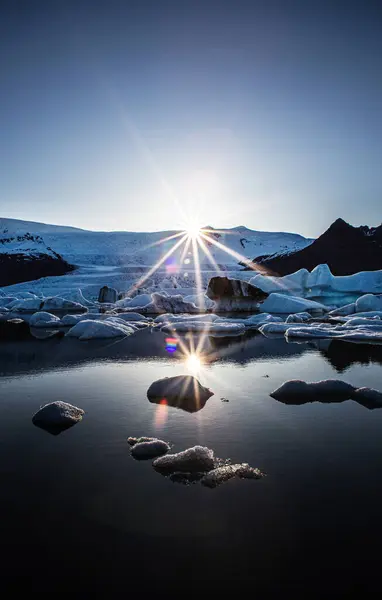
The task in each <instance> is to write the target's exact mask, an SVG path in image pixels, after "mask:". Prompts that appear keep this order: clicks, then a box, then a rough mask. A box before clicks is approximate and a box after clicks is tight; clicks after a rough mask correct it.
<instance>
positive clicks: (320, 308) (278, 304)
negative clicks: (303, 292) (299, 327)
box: [259, 293, 327, 314]
mask: <svg viewBox="0 0 382 600" xmlns="http://www.w3.org/2000/svg"><path fill="white" fill-rule="evenodd" d="M259 308H260V311H261V312H268V313H281V314H283V313H284V314H292V313H300V312H309V313H321V314H322V313H323V312H325V311H326V310H327V308H326V306H324V305H323V304H320V303H319V302H314V301H313V300H306V299H305V298H298V297H297V296H288V295H285V294H276V293H275V294H270V295H269V296H268V298H267V299H266V300H264V302H262V304H260V307H259Z"/></svg>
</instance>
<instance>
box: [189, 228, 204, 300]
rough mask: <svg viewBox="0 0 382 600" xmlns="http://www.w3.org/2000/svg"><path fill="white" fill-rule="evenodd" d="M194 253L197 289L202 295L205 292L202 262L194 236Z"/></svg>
mask: <svg viewBox="0 0 382 600" xmlns="http://www.w3.org/2000/svg"><path fill="white" fill-rule="evenodd" d="M192 253H193V256H194V270H195V279H196V291H197V294H198V295H200V294H202V293H203V287H202V275H201V272H200V262H199V250H198V245H197V243H196V238H192ZM200 307H201V308H202V309H204V308H205V303H204V302H203V303H202V304H201V305H200Z"/></svg>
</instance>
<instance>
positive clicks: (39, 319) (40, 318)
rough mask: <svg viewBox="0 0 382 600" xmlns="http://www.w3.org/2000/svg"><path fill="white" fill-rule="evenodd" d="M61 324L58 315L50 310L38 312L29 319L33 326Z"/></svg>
mask: <svg viewBox="0 0 382 600" xmlns="http://www.w3.org/2000/svg"><path fill="white" fill-rule="evenodd" d="M60 324H61V321H60V319H59V318H58V317H56V315H52V314H51V313H48V312H44V311H42V312H36V313H34V314H33V315H32V316H31V317H30V319H29V325H30V326H31V327H54V326H58V325H60Z"/></svg>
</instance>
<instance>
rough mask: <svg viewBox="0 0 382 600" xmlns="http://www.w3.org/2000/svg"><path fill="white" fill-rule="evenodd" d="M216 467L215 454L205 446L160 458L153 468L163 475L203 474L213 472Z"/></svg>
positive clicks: (156, 460) (194, 447)
mask: <svg viewBox="0 0 382 600" xmlns="http://www.w3.org/2000/svg"><path fill="white" fill-rule="evenodd" d="M214 466H215V457H214V452H213V450H211V449H210V448H206V447H205V446H193V447H192V448H188V449H187V450H183V452H177V453H176V454H166V455H165V456H160V457H159V458H157V459H155V460H154V462H153V467H154V468H155V469H156V470H157V471H160V472H162V473H165V474H167V473H175V472H177V471H178V472H181V473H201V472H206V471H211V469H213V468H214Z"/></svg>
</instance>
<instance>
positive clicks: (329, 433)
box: [0, 331, 382, 597]
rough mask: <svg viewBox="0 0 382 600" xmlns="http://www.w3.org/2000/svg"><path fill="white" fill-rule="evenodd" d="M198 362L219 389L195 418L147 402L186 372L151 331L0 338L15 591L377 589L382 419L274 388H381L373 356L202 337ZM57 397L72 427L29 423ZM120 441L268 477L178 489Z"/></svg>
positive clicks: (6, 559)
mask: <svg viewBox="0 0 382 600" xmlns="http://www.w3.org/2000/svg"><path fill="white" fill-rule="evenodd" d="M196 342H197V340H196ZM185 343H186V345H189V341H187V340H185ZM203 352H204V355H205V358H204V364H203V365H202V366H201V368H200V370H199V371H198V373H197V375H198V377H199V379H200V381H201V383H203V384H204V385H207V386H208V387H210V388H211V389H212V391H213V392H214V394H215V395H214V396H212V397H211V398H210V399H209V400H208V401H207V403H206V405H205V406H204V407H203V408H201V410H199V411H196V412H193V413H190V412H187V411H185V410H181V409H179V408H175V407H162V406H158V405H155V404H151V403H150V402H149V401H148V399H147V396H146V391H147V388H148V387H149V385H150V384H151V383H152V382H153V381H154V380H155V379H158V378H161V377H165V376H172V375H178V374H183V373H187V372H189V371H188V370H187V365H186V362H185V359H184V358H182V355H181V352H180V351H177V352H176V353H175V354H174V355H169V354H168V353H167V352H166V350H165V336H164V335H162V334H161V333H150V332H148V331H144V332H140V333H139V334H136V335H134V336H132V337H131V338H128V339H126V340H124V341H122V342H117V343H116V342H115V341H102V342H101V341H100V342H95V341H93V342H88V343H86V342H85V343H84V342H79V341H77V340H70V339H63V340H58V339H57V340H54V339H52V340H45V341H33V342H23V343H17V344H16V343H15V344H13V343H8V344H1V345H0V395H1V419H0V444H1V454H0V457H1V458H0V461H1V462H0V475H1V486H0V509H1V514H2V532H1V541H2V546H3V559H2V578H3V581H4V582H5V583H6V584H8V583H9V584H10V585H11V586H12V589H15V588H17V587H18V586H22V585H25V586H26V588H28V589H32V588H33V587H34V586H37V587H38V588H39V589H44V588H45V587H47V588H48V589H49V590H50V591H53V592H56V591H57V590H62V589H63V588H65V589H67V590H69V591H71V590H72V591H74V590H77V592H79V591H82V590H84V591H86V592H88V593H92V592H94V591H98V592H102V594H103V597H108V594H111V595H112V596H114V595H116V594H117V591H118V590H119V592H120V593H125V594H131V593H132V592H133V591H134V593H135V594H137V593H144V592H147V591H150V592H152V591H163V590H165V591H166V590H172V589H176V590H178V591H181V592H184V591H188V590H192V591H195V592H198V593H201V592H203V591H204V590H209V589H211V590H215V591H227V590H231V591H233V590H236V591H237V590H245V589H248V590H250V589H251V590H252V589H253V592H256V591H259V592H260V591H261V592H262V591H266V592H273V593H275V592H280V593H284V592H285V591H286V590H287V589H289V588H290V589H292V590H293V591H294V592H297V591H301V592H302V593H306V594H308V595H309V594H310V593H311V592H312V591H313V590H314V591H316V590H320V591H322V593H325V594H326V595H328V594H329V593H330V592H333V593H336V594H338V593H350V591H357V590H358V591H359V592H362V593H364V592H367V591H370V590H371V589H372V587H373V585H374V583H375V582H376V581H377V578H378V575H379V562H380V551H379V548H380V539H381V534H382V519H381V510H382V509H381V506H382V502H381V501H382V478H381V472H382V409H380V410H378V409H376V410H372V411H371V410H367V409H366V408H364V407H363V406H360V405H358V404H356V403H355V402H352V401H347V402H343V403H340V404H323V403H320V404H319V403H314V404H306V405H303V406H290V405H289V406H288V405H284V404H281V403H279V402H277V401H276V400H273V399H272V398H271V397H270V396H269V393H270V392H272V391H273V390H274V389H275V388H276V387H278V386H279V385H280V384H281V383H282V382H284V381H285V380H287V379H290V378H301V379H305V380H308V381H309V380H311V381H316V380H318V379H322V378H333V377H334V378H341V379H343V380H344V381H347V382H349V383H352V384H354V385H357V386H364V385H368V386H371V387H375V388H377V389H382V367H381V365H382V346H379V347H376V346H368V345H356V344H348V343H344V342H339V341H337V340H334V341H333V342H331V344H329V343H326V342H325V343H321V344H320V346H319V347H317V346H315V345H312V344H306V343H304V344H287V343H286V342H285V340H284V339H266V338H264V337H262V336H258V335H256V336H254V337H250V338H245V339H243V340H239V341H237V340H233V339H231V340H228V341H227V340H226V339H225V340H223V339H219V338H215V339H212V338H210V339H207V340H205V342H204V345H203ZM222 397H224V398H227V399H228V400H229V402H222V401H221V398H222ZM53 400H64V401H67V402H70V403H72V404H75V405H77V406H80V407H82V408H83V409H84V410H85V411H86V415H85V417H84V419H83V421H82V422H81V423H79V424H78V425H76V426H75V427H73V428H71V429H69V430H67V431H65V432H63V433H62V434H60V435H58V436H53V435H50V434H49V433H47V432H46V431H44V430H41V429H39V428H37V427H35V426H33V424H32V423H31V417H32V415H33V413H34V412H35V411H36V410H37V409H38V408H39V406H40V405H42V404H45V403H47V402H51V401H53ZM130 435H134V436H139V435H156V436H158V437H161V438H163V439H165V440H168V441H170V442H171V443H173V444H174V451H179V450H182V449H184V448H187V447H189V446H192V445H195V444H203V445H207V446H209V447H211V448H213V449H214V451H215V453H216V455H217V456H220V457H222V458H228V457H230V458H231V459H232V460H233V461H235V462H242V461H245V462H249V463H250V464H251V465H252V466H255V467H260V468H261V469H262V470H264V471H266V473H267V477H266V478H264V479H262V480H260V481H245V480H233V481H230V482H228V483H226V484H224V485H222V486H221V487H219V488H217V489H213V490H211V489H207V488H204V487H202V486H201V485H192V486H183V485H180V484H176V483H172V482H171V481H170V480H168V479H166V478H164V477H162V476H161V475H160V474H158V473H156V472H155V471H154V470H153V468H152V466H151V463H150V461H148V462H136V461H134V459H132V458H131V456H130V453H129V447H128V445H127V442H126V439H127V437H128V436H130ZM3 585H4V584H3ZM247 585H251V588H249V587H247ZM137 586H139V587H137Z"/></svg>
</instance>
